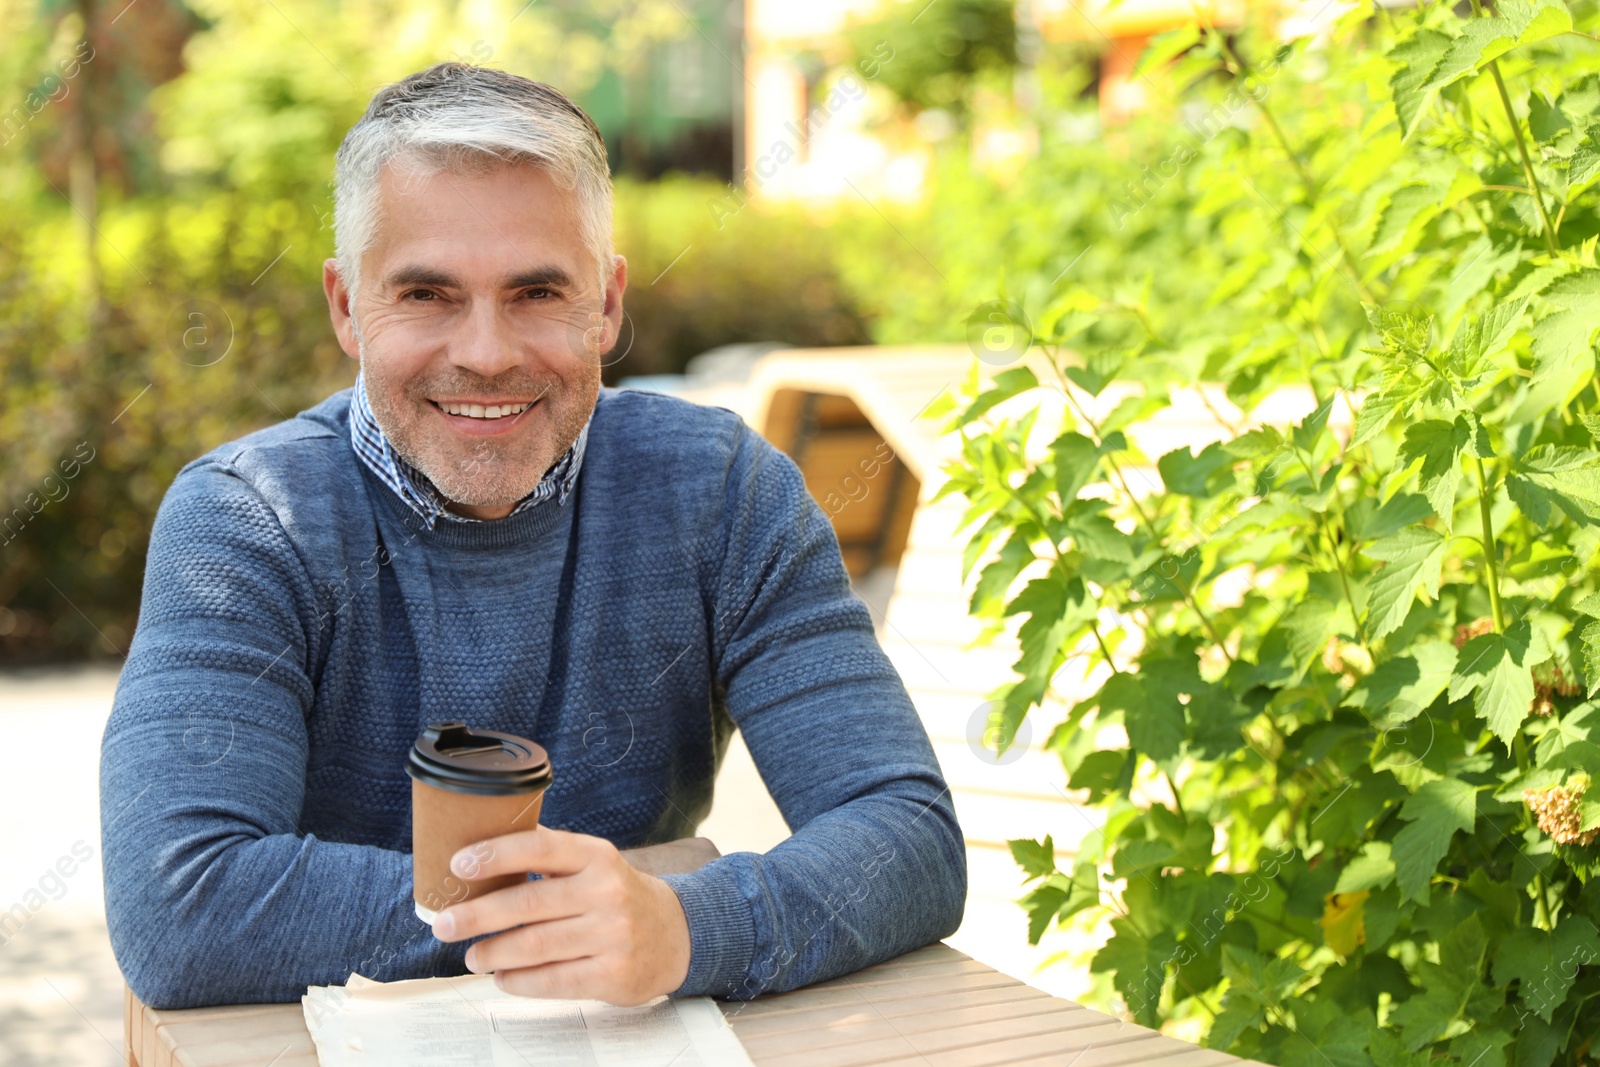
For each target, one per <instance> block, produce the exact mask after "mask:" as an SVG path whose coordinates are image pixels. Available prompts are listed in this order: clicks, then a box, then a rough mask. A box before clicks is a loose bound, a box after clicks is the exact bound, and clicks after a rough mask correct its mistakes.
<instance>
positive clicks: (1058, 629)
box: [1006, 574, 1096, 680]
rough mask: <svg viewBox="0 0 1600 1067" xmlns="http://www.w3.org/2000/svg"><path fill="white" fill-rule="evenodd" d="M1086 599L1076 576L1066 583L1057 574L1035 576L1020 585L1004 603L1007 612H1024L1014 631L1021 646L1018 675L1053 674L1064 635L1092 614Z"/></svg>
mask: <svg viewBox="0 0 1600 1067" xmlns="http://www.w3.org/2000/svg"><path fill="white" fill-rule="evenodd" d="M1087 601H1088V598H1087V594H1086V592H1085V590H1084V586H1083V582H1082V581H1081V580H1080V579H1078V578H1073V579H1072V580H1071V581H1070V582H1068V581H1064V580H1063V579H1062V578H1061V576H1060V575H1058V574H1051V575H1049V576H1047V577H1043V578H1035V579H1033V580H1032V581H1031V582H1029V583H1028V584H1027V585H1026V586H1024V587H1023V589H1022V592H1020V593H1018V594H1017V596H1016V598H1015V599H1014V600H1012V601H1011V603H1010V604H1008V605H1006V614H1007V615H1017V614H1021V613H1023V612H1026V613H1027V614H1028V619H1027V621H1026V622H1024V623H1023V624H1022V626H1021V628H1020V629H1018V631H1017V638H1018V642H1019V643H1020V644H1021V646H1022V656H1021V658H1020V659H1018V660H1017V666H1016V670H1017V673H1018V674H1020V675H1022V676H1023V677H1024V678H1028V679H1034V680H1039V679H1048V678H1049V676H1050V675H1051V674H1053V673H1055V669H1056V667H1057V663H1056V660H1057V658H1058V657H1059V656H1060V655H1061V646H1062V643H1063V642H1064V641H1065V640H1066V638H1067V634H1068V633H1070V632H1071V631H1072V629H1073V628H1074V627H1075V626H1079V625H1082V623H1083V622H1084V621H1085V620H1086V619H1089V618H1091V617H1093V615H1094V612H1095V610H1096V609H1095V605H1093V604H1090V603H1088V602H1087Z"/></svg>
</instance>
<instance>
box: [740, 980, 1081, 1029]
mask: <svg viewBox="0 0 1600 1067" xmlns="http://www.w3.org/2000/svg"><path fill="white" fill-rule="evenodd" d="M800 992H803V993H805V996H803V997H801V996H797V995H796V994H784V995H783V996H771V997H759V998H757V999H756V1000H751V1001H745V1002H743V1003H728V1004H723V1005H722V1014H723V1016H724V1017H725V1018H727V1020H728V1021H729V1022H730V1023H732V1024H733V1029H734V1032H735V1033H743V1032H744V1031H743V1030H742V1029H740V1027H741V1026H742V1025H744V1024H745V1023H746V1022H747V1021H749V1020H752V1019H764V1018H768V1017H771V1016H778V1017H786V1016H789V1015H793V1014H795V1013H797V1012H806V1011H812V1010H815V1009H817V1008H837V1007H843V1006H848V1005H851V1004H859V1003H860V995H859V994H858V993H856V992H855V991H854V990H852V989H849V988H847V987H843V986H841V987H839V988H836V989H822V990H815V991H813V990H809V989H807V990H801V991H800ZM1037 997H1045V998H1047V999H1055V998H1053V997H1051V996H1050V994H1048V993H1046V992H1044V991H1043V990H1039V989H1034V988H1033V987H1031V986H1025V985H1023V984H1021V983H1020V982H1018V983H1015V984H1012V985H1005V984H997V985H995V986H993V987H991V988H988V989H963V990H958V991H955V992H950V993H943V994H934V995H932V996H921V997H912V998H909V999H906V1000H886V999H878V1000H875V1001H873V1003H874V1004H876V1005H877V1008H878V1010H879V1011H880V1012H882V1013H883V1014H885V1015H888V1016H890V1017H891V1018H899V1017H901V1016H906V1015H917V1014H920V1013H921V1012H922V1011H923V1010H925V1009H924V1005H926V1010H927V1011H943V1010H950V1009H953V1008H956V1007H960V1006H963V1005H967V1004H1008V1003H1010V1002H1012V1001H1017V1000H1032V999H1035V998H1037ZM1063 1003H1066V1002H1065V1001H1063Z"/></svg>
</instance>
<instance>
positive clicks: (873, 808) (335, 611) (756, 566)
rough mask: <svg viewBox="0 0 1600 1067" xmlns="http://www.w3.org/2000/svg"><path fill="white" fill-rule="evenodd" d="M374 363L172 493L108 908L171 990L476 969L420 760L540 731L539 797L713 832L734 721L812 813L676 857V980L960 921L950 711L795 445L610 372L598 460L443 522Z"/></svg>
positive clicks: (142, 980)
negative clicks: (545, 770)
mask: <svg viewBox="0 0 1600 1067" xmlns="http://www.w3.org/2000/svg"><path fill="white" fill-rule="evenodd" d="M349 395H350V394H349V391H348V390H346V391H344V392H341V393H337V394H335V395H334V396H332V397H330V398H329V399H327V400H326V401H324V402H323V403H321V404H319V405H317V406H316V407H314V408H312V409H310V410H308V411H305V412H302V413H301V414H300V415H298V416H297V417H295V418H293V419H290V420H288V421H286V422H282V423H279V424H278V425H276V426H272V427H269V428H268V429H265V430H262V431H259V432H257V433H253V434H250V435H248V436H246V437H244V438H241V439H240V440H238V441H234V442H232V443H230V444H227V445H223V446H222V447H220V448H217V449H216V450H214V451H212V452H211V453H209V454H208V455H206V456H203V457H201V458H200V459H197V460H195V461H194V462H192V463H190V464H189V465H188V466H186V467H184V469H183V470H182V471H181V472H180V473H179V474H178V477H177V479H176V480H175V481H174V482H173V484H172V487H171V488H170V489H169V490H168V492H167V495H166V499H165V500H164V501H163V503H162V505H161V509H160V511H159V513H158V514H157V517H156V521H155V527H154V530H153V532H152V535H151V541H150V552H149V558H148V562H147V565H146V571H145V585H144V600H143V604H142V608H141V613H140V618H139V626H138V630H137V632H136V633H135V635H134V639H133V645H132V649H131V651H130V653H129V656H128V661H127V664H126V666H125V667H124V669H123V672H122V678H121V682H120V684H119V685H118V688H117V695H116V703H115V706H114V708H113V710H112V714H111V718H110V721H109V723H108V724H107V726H106V733H105V739H104V745H103V750H102V755H101V766H100V783H101V811H102V834H103V844H104V863H105V880H106V911H107V920H108V924H109V927H110V934H111V944H112V947H113V949H114V950H115V952H116V956H117V961H118V963H119V964H120V965H121V967H122V971H123V974H124V975H125V976H126V977H127V980H128V983H129V985H130V986H131V987H132V989H133V991H134V993H136V994H137V995H138V996H139V997H140V998H141V999H142V1000H143V1001H144V1002H145V1003H146V1004H149V1005H151V1006H153V1007H161V1008H182V1007H197V1006H203V1005H210V1004H224V1003H243V1002H255V1001H292V1000H296V999H298V998H299V997H300V996H301V995H302V994H303V993H304V992H305V989H306V986H308V985H312V984H341V983H343V982H344V981H345V980H346V979H347V978H348V977H349V976H350V973H351V972H352V971H358V972H360V973H362V974H365V975H368V976H370V977H374V978H378V979H380V980H384V981H393V980H398V979H404V978H417V977H424V976H430V975H457V974H464V973H466V967H465V964H464V962H463V956H464V955H465V952H466V948H467V944H466V943H457V944H443V943H441V942H439V941H437V940H436V939H435V938H434V937H433V935H432V931H431V929H430V928H429V927H428V926H426V925H425V924H423V923H422V922H421V921H420V920H419V919H418V918H417V917H416V915H415V914H414V913H413V911H412V902H411V857H410V854H409V851H410V848H411V814H410V784H411V783H410V779H409V778H408V777H407V776H406V773H405V770H404V767H405V762H406V754H407V751H408V750H409V748H410V746H411V744H412V742H413V741H414V740H415V739H416V737H417V735H418V734H419V733H420V732H421V731H422V729H423V727H424V725H425V724H427V723H429V722H433V721H438V720H443V719H463V720H465V721H466V722H468V723H469V724H470V725H472V726H475V727H483V728H488V729H495V730H506V731H509V732H511V733H515V734H521V735H523V736H526V737H530V738H533V739H534V740H536V741H538V742H539V743H540V744H541V745H543V746H544V747H545V748H547V749H548V750H549V752H550V758H551V762H552V764H553V766H554V767H555V783H554V785H553V786H552V787H551V789H550V791H549V793H548V794H547V795H546V798H545V803H544V809H543V821H544V822H545V823H546V824H547V825H551V826H555V827H559V828H562V829H566V830H572V831H576V832H580V833H585V834H593V835H597V836H600V837H604V838H607V839H608V840H610V841H612V842H613V843H615V844H616V845H618V846H620V847H630V846H636V845H646V844H654V843H659V842H664V841H669V840H673V839H675V838H680V837H685V836H691V835H693V834H694V833H695V829H696V827H697V825H698V824H699V823H700V821H701V820H702V819H703V818H704V817H705V815H706V813H707V811H708V809H709V808H710V805H711V792H712V783H713V779H714V777H715V774H716V768H717V764H718V762H719V760H720V758H721V756H722V754H723V752H724V751H725V749H726V745H727V741H728V738H729V736H730V734H731V732H732V730H733V729H734V728H735V727H737V728H738V729H739V730H740V731H741V733H742V734H743V736H744V739H745V742H746V744H747V745H748V746H749V749H750V752H751V755H752V756H753V757H754V759H755V762H756V764H757V766H758V767H759V769H760V771H761V774H762V777H763V779H764V780H765V782H766V784H767V787H768V789H769V790H770V791H771V793H772V796H773V798H774V799H775V800H776V802H777V805H778V807H779V809H780V810H781V811H782V813H783V816H784V818H785V819H786V820H787V822H788V824H789V827H790V829H791V831H792V836H790V837H789V838H788V839H787V840H785V841H784V842H782V843H781V844H779V845H778V846H777V847H775V848H773V849H772V850H771V851H770V852H767V853H765V854H763V855H758V854H755V853H750V852H739V853H732V854H730V855H727V856H723V857H722V858H721V859H718V860H716V861H714V862H712V863H711V864H709V865H707V866H706V867H704V868H702V869H701V870H699V871H696V872H694V873H692V874H683V875H670V876H668V877H667V879H666V880H667V881H668V882H669V883H670V884H671V885H672V888H673V889H674V891H675V892H676V893H677V895H678V898H679V900H680V901H681V902H682V904H683V907H684V911H685V913H686V914H687V916H688V920H689V933H690V940H691V962H690V965H689V975H688V978H687V979H686V980H685V981H684V983H683V985H682V987H680V988H679V989H678V991H677V993H678V994H679V995H687V994H712V995H718V996H725V997H732V998H748V997H753V996H756V995H758V994H760V993H764V992H769V991H779V990H786V989H792V988H795V987H797V986H801V985H806V984H808V983H811V982H815V981H820V980H823V979H826V978H831V977H834V976H837V975H839V974H843V973H846V972H849V971H852V970H855V969H858V968H860V967H863V966H866V965H869V964H871V963H875V962H878V961H881V960H883V959H886V958H888V957H891V956H894V955H896V954H899V953H901V952H905V951H907V950H909V949H912V948H915V947H917V946H920V945H923V944H926V943H928V942H930V941H933V940H936V939H938V938H940V937H943V936H945V935H947V934H949V933H950V932H952V931H953V930H954V929H955V928H956V926H957V925H958V923H959V921H960V918H961V912H962V907H963V903H964V900H965V896H966V884H967V883H966V860H965V853H964V850H963V844H962V837H961V832H960V829H959V828H958V827H957V825H956V820H955V814H954V811H953V809H952V806H951V804H950V798H949V793H948V790H947V788H946V786H945V783H944V780H943V778H942V777H941V774H940V770H939V766H938V763H937V761H936V760H935V758H934V755H933V751H932V748H931V746H930V745H929V742H928V738H927V735H926V733H925V732H924V730H923V728H922V725H921V723H920V722H919V720H918V718H917V715H916V712H915V711H914V710H913V708H912V705H911V702H910V700H909V698H908V697H907V695H906V691H905V688H904V686H903V684H902V683H901V681H900V679H899V677H898V676H897V675H896V674H895V671H894V669H893V667H892V666H891V665H890V663H889V661H888V660H887V658H886V657H885V656H884V654H883V651H882V649H881V648H880V647H879V646H878V644H877V641H876V639H875V637H874V634H873V631H872V624H871V620H870V618H869V616H868V613H867V610H866V608H865V606H864V605H863V604H862V603H861V601H860V600H859V599H857V597H856V596H855V595H854V594H853V593H852V592H851V589H850V587H849V584H848V581H847V578H846V575H845V570H844V567H843V564H842V562H841V560H840V556H839V548H838V543H837V541H836V540H835V538H834V536H833V531H832V528H831V526H830V525H829V523H828V520H827V518H826V517H825V516H824V515H823V513H822V511H821V509H820V508H819V507H818V506H817V504H816V503H815V502H814V501H813V500H812V499H811V497H810V496H809V495H808V494H807V492H806V490H805V487H804V484H803V482H802V480H801V478H800V474H799V471H798V470H797V469H796V468H795V466H794V464H793V463H792V462H791V461H790V460H789V459H788V458H787V457H785V456H783V455H782V454H781V453H779V452H777V451H776V450H775V449H773V448H772V446H771V445H769V444H768V443H767V442H766V441H764V440H763V439H762V438H761V437H759V436H758V435H757V434H755V433H753V432H751V431H750V430H748V429H747V428H746V427H745V425H744V423H743V422H742V421H741V420H740V419H739V418H738V416H736V415H734V414H733V413H732V412H729V411H726V410H723V409H720V408H706V407H700V406H696V405H693V404H688V403H685V402H683V401H681V400H677V399H674V398H670V397H665V396H659V395H655V394H650V393H642V392H633V391H627V390H623V391H617V390H613V389H609V388H608V389H603V390H602V391H601V395H600V400H599V401H598V404H597V406H596V408H595V413H594V417H593V420H592V422H591V424H590V430H589V439H588V449H587V453H586V456H585V459H584V464H583V469H582V473H581V476H580V478H579V480H578V485H577V489H576V491H575V492H573V494H572V495H571V496H570V497H569V498H568V499H567V501H566V502H565V503H559V502H557V501H553V500H552V501H549V502H546V503H542V504H539V505H537V506H535V507H532V508H530V509H527V510H525V511H523V512H521V513H519V514H517V515H515V516H512V517H510V518H506V519H502V520H499V521H497V522H485V523H440V524H437V525H436V527H435V528H434V529H432V530H428V529H427V528H426V527H425V525H424V524H423V522H422V520H421V519H420V518H418V516H417V515H416V514H415V513H414V512H412V511H411V510H410V509H408V508H407V507H406V506H405V504H404V503H403V502H402V501H401V500H400V498H399V497H398V496H397V495H396V494H395V493H394V492H393V491H392V490H391V489H389V488H387V487H386V486H384V485H383V484H382V483H381V482H380V481H379V480H378V479H377V478H376V477H375V476H374V475H373V474H372V472H371V471H370V470H368V469H367V468H366V467H365V465H364V464H362V463H361V462H359V461H358V459H357V458H356V456H355V453H354V451H353V450H352V448H351V445H350V428H349V423H348V417H349Z"/></svg>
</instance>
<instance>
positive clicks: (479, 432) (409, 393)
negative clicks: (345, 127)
mask: <svg viewBox="0 0 1600 1067" xmlns="http://www.w3.org/2000/svg"><path fill="white" fill-rule="evenodd" d="M379 182H380V205H381V211H382V215H381V217H380V220H379V222H378V229H377V233H376V234H375V238H374V241H373V244H372V247H371V248H370V249H369V250H368V251H367V253H366V255H365V256H364V257H363V259H362V261H361V279H362V280H361V293H360V294H359V296H358V298H357V299H356V301H355V303H354V306H352V305H351V303H350V300H349V295H348V292H347V291H346V290H345V288H344V284H343V281H342V280H341V279H340V277H339V275H338V271H337V268H336V266H335V261H333V260H329V261H328V262H327V263H326V264H324V267H323V287H324V289H325V290H326V292H327V294H328V304H329V308H330V311H331V313H332V316H333V322H334V328H335V330H336V331H337V332H338V334H339V341H340V344H341V345H342V346H343V347H344V350H345V351H346V352H347V353H349V354H350V355H352V356H354V357H356V358H358V359H360V360H361V364H362V374H363V375H364V376H365V378H366V384H367V394H368V397H369V399H370V401H371V404H372V411H373V414H374V415H375V416H376V417H377V420H378V425H379V426H380V427H382V429H383V432H384V435H385V436H386V437H388V439H389V442H390V444H391V445H392V446H393V447H394V450H395V451H396V452H398V453H399V454H400V456H401V457H402V458H403V459H405V461H406V462H408V463H410V464H411V465H412V466H413V467H415V468H417V469H418V470H420V471H421V472H422V473H423V474H424V475H426V476H427V477H428V479H429V481H431V482H432V483H433V484H434V485H435V486H436V487H437V488H438V489H439V491H440V492H441V493H443V494H444V495H445V497H447V498H448V499H449V500H450V501H451V502H452V507H451V510H453V511H457V512H459V513H460V514H464V515H469V516H471V517H473V518H481V519H496V518H502V517H504V516H505V515H507V514H509V513H510V510H511V507H512V505H513V504H515V503H516V502H517V501H518V500H520V499H522V498H523V497H525V496H527V495H528V493H530V492H531V491H532V490H533V488H534V486H536V485H537V484H538V483H539V479H540V478H541V477H542V476H543V475H544V473H545V471H547V470H548V469H549V468H550V467H551V465H553V464H554V463H555V461H556V460H557V459H559V458H560V457H561V455H562V454H563V453H564V452H565V451H566V450H567V448H568V447H570V446H571V445H572V443H573V441H575V440H577V437H578V434H579V432H580V431H581V430H582V429H583V424H584V421H585V420H586V419H587V418H588V417H589V413H590V412H591V411H593V410H594V405H595V400H596V398H597V396H598V394H599V389H600V366H601V361H602V357H603V356H604V355H605V353H606V352H608V351H610V349H611V348H612V346H613V345H615V343H616V338H617V334H618V323H619V321H620V319H621V315H622V290H623V288H624V287H625V286H626V284H627V267H626V264H625V263H624V261H623V260H622V258H621V257H620V256H619V257H617V258H616V261H615V263H614V264H612V265H611V266H612V269H611V270H610V271H609V272H608V280H609V284H608V285H607V287H606V290H605V291H604V292H601V291H599V289H598V287H597V283H596V280H595V275H596V272H595V269H594V267H595V264H594V259H593V257H592V256H591V255H590V253H589V250H588V248H587V247H586V246H585V245H584V242H583V239H582V237H581V235H580V232H579V228H578V216H577V198H576V194H575V193H573V192H572V191H570V190H567V189H563V188H561V187H560V186H559V185H557V184H556V183H555V181H554V180H553V179H551V177H550V176H549V175H548V174H547V173H546V172H545V171H544V170H543V169H542V168H540V167H537V166H531V165H517V166H511V165H507V164H497V165H494V166H493V167H492V168H491V169H489V170H488V171H486V172H484V173H482V174H451V173H448V172H444V171H439V172H436V173H434V174H432V175H431V176H427V177H422V176H418V175H417V174H415V173H412V172H408V171H406V170H404V169H396V168H393V167H385V168H384V169H383V171H382V172H381V175H380V179H379Z"/></svg>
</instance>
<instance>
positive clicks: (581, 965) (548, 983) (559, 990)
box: [494, 956, 655, 1007]
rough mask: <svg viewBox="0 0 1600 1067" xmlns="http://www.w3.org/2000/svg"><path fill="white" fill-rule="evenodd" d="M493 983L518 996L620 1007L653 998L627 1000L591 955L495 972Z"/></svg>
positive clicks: (608, 972)
mask: <svg viewBox="0 0 1600 1067" xmlns="http://www.w3.org/2000/svg"><path fill="white" fill-rule="evenodd" d="M494 984H495V985H497V986H499V987H500V989H502V990H503V991H505V992H507V993H511V994H514V995H516V996H519V997H538V998H541V999H557V1000H604V1001H606V1002H607V1003H610V1004H617V1005H620V1006H623V1007H631V1006H632V1005H634V1004H643V1003H644V1002H645V1000H654V999H655V998H654V997H647V998H645V1000H641V999H638V998H632V999H630V998H628V997H626V996H624V995H622V993H621V992H620V991H619V990H618V989H617V988H616V986H615V983H614V982H613V981H612V980H611V977H610V971H609V969H608V968H607V967H606V966H605V964H603V963H602V962H601V961H600V960H599V959H597V958H595V957H593V956H590V957H588V958H586V959H581V960H566V961H564V962H561V963H546V964H544V965H543V966H539V967H519V968H517V969H516V970H512V971H497V972H495V976H494Z"/></svg>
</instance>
